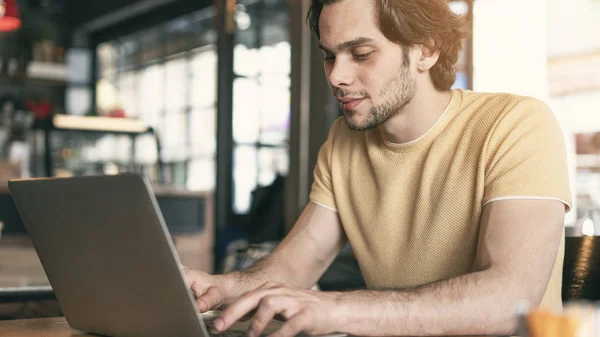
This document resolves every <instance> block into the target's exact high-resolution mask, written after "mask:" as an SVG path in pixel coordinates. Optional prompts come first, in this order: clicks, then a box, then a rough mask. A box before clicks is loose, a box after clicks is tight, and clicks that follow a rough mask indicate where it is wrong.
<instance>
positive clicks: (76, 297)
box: [9, 174, 277, 337]
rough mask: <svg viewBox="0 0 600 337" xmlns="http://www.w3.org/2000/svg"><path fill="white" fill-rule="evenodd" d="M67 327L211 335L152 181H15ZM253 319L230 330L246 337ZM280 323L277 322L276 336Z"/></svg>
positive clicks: (119, 335)
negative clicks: (187, 277) (152, 186)
mask: <svg viewBox="0 0 600 337" xmlns="http://www.w3.org/2000/svg"><path fill="white" fill-rule="evenodd" d="M9 188H10V190H11V192H12V195H13V198H14V200H15V203H16V205H17V208H18V210H19V213H20V214H21V217H22V219H23V222H24V224H25V227H26V229H27V231H28V233H29V235H30V237H31V239H32V241H33V244H34V246H35V249H36V251H37V254H38V256H39V258H40V261H41V263H42V265H43V267H44V270H45V272H46V274H47V276H48V280H49V281H50V284H51V286H52V289H53V290H54V293H55V295H56V298H57V300H58V303H59V305H60V307H61V309H62V311H63V313H64V316H65V318H66V320H67V322H68V323H69V325H70V326H71V327H73V328H75V329H78V330H82V331H86V332H91V333H95V334H100V335H106V336H113V337H137V336H139V337H142V336H143V337H164V336H170V337H208V336H211V335H212V336H214V334H209V332H210V330H211V329H210V328H209V329H207V325H206V324H205V322H204V320H205V319H209V320H210V319H211V318H214V317H215V316H216V315H215V313H214V312H211V313H208V314H205V315H199V314H198V313H197V307H196V305H195V301H194V299H193V295H192V292H191V290H190V288H189V287H188V286H187V284H186V282H185V279H184V275H183V273H182V271H181V268H180V266H181V265H180V261H179V258H178V256H177V254H176V252H175V248H174V245H173V242H172V240H171V237H170V235H169V233H168V231H167V228H166V226H165V222H164V220H163V218H162V215H161V212H160V209H159V207H158V204H157V202H156V199H155V198H154V193H153V192H152V188H151V186H150V184H149V183H148V181H147V180H146V179H144V178H142V177H141V176H139V175H137V174H124V175H116V176H91V177H76V178H43V179H26V180H12V181H10V182H9ZM249 323H250V322H249V321H247V322H246V323H239V324H237V325H236V326H234V328H233V329H230V331H229V332H227V333H226V335H227V336H230V335H244V336H245V335H246V331H247V327H248V326H249ZM276 328H277V326H276V325H275V326H273V324H272V325H271V327H270V329H269V330H271V332H272V331H273V329H275V330H276Z"/></svg>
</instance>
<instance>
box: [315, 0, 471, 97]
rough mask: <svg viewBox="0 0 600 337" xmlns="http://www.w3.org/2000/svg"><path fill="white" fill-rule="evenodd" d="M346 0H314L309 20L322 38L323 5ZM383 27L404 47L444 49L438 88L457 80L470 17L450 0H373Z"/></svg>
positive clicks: (435, 75)
mask: <svg viewBox="0 0 600 337" xmlns="http://www.w3.org/2000/svg"><path fill="white" fill-rule="evenodd" d="M337 1H343V0H312V4H311V6H310V9H309V11H308V15H307V18H306V20H307V22H308V25H309V26H310V28H311V29H312V31H313V32H314V33H315V34H316V35H317V38H319V39H320V34H319V18H320V16H321V11H322V10H323V6H326V5H329V4H332V3H334V2H337ZM372 1H375V4H376V13H377V14H376V15H377V16H378V19H379V25H380V29H381V31H382V33H383V35H385V37H386V38H388V39H389V40H390V41H392V42H395V43H397V44H400V45H401V46H403V47H407V46H413V45H416V44H424V45H428V46H429V47H430V48H432V49H433V50H435V51H439V52H440V56H439V59H438V61H437V63H436V64H435V65H434V66H433V67H432V68H431V70H430V72H429V73H430V75H431V79H432V81H433V84H434V85H435V87H436V88H437V89H438V90H448V89H450V87H452V85H453V84H454V81H455V80H456V69H455V65H456V62H457V61H458V57H459V53H460V51H461V49H462V45H463V39H464V38H465V36H466V35H467V32H468V30H467V18H466V17H462V16H458V15H456V14H454V13H453V12H452V11H451V10H450V7H449V5H448V0H372Z"/></svg>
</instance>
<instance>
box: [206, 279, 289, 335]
mask: <svg viewBox="0 0 600 337" xmlns="http://www.w3.org/2000/svg"><path fill="white" fill-rule="evenodd" d="M277 291H279V289H277V288H273V289H257V290H253V291H250V292H248V293H246V294H244V295H243V296H242V297H240V298H239V299H238V300H237V301H235V302H234V303H232V304H231V305H230V306H229V307H228V308H227V309H225V310H224V311H223V312H222V313H221V316H220V317H219V318H218V319H217V320H216V321H215V328H216V329H217V330H218V331H225V330H227V329H229V327H230V326H231V325H232V324H233V323H235V322H237V321H238V320H239V319H240V318H242V317H243V316H244V315H246V314H247V313H249V312H250V311H251V310H252V309H254V308H256V307H258V304H259V303H260V301H261V300H262V299H263V297H266V296H269V295H277V294H276V292H277Z"/></svg>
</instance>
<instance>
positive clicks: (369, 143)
mask: <svg viewBox="0 0 600 337" xmlns="http://www.w3.org/2000/svg"><path fill="white" fill-rule="evenodd" d="M308 21H309V23H310V24H311V27H312V28H313V30H314V31H315V33H316V34H317V36H318V38H319V46H320V48H321V49H322V50H323V52H324V55H325V62H324V64H325V72H326V75H327V78H328V80H329V83H330V85H331V88H332V90H333V93H334V94H335V96H336V97H337V98H338V100H339V101H340V104H341V108H342V110H343V112H344V118H341V119H339V120H338V121H337V122H336V123H335V124H334V125H333V127H332V128H331V132H330V134H329V137H328V139H327V142H326V143H325V144H324V145H323V147H322V149H321V151H320V154H319V160H318V163H317V166H316V168H315V182H314V185H313V188H312V191H311V195H310V199H311V203H310V204H309V205H308V206H306V209H305V210H304V212H303V213H302V215H301V217H300V218H299V220H298V222H297V223H296V225H295V227H294V228H293V229H292V231H291V232H290V233H289V235H288V236H287V237H286V238H285V239H284V240H283V242H282V243H281V244H280V245H279V247H278V248H277V249H276V250H275V252H274V253H273V254H272V255H271V256H269V257H268V258H266V259H264V260H262V261H259V262H258V263H257V264H256V265H255V266H254V267H252V268H251V269H249V270H247V271H243V272H235V273H231V274H227V275H220V276H209V275H206V274H204V273H202V272H196V271H188V272H187V276H188V281H189V282H190V286H191V288H192V290H193V292H194V294H195V296H196V299H197V304H198V307H199V309H200V310H201V311H206V310H208V309H210V308H214V307H216V306H218V305H220V304H222V303H227V304H230V305H229V306H228V307H227V309H226V310H224V312H223V313H222V315H221V317H220V320H218V321H217V322H216V324H215V326H216V328H217V329H218V330H226V329H227V328H228V327H229V326H231V324H233V323H234V322H235V321H236V320H238V319H240V318H241V317H242V316H244V315H246V314H248V313H249V312H251V311H252V310H254V309H256V310H257V311H256V314H255V316H254V317H253V322H252V325H251V329H250V331H249V336H250V337H256V336H258V335H259V334H260V333H261V332H262V331H263V328H264V327H265V325H266V324H267V323H268V322H269V321H270V320H271V319H272V318H273V317H274V316H275V315H280V316H283V317H284V318H285V319H286V322H285V324H284V325H283V327H282V328H281V330H279V332H277V333H276V336H277V337H288V336H293V335H295V334H297V333H299V332H301V331H304V332H306V333H309V334H325V333H329V332H343V333H348V334H352V335H366V336H389V335H410V336H418V335H509V334H511V333H513V332H514V330H515V328H516V324H517V323H516V312H515V308H516V305H517V304H518V303H521V302H525V303H528V304H529V305H530V306H532V307H536V306H539V305H542V306H546V307H553V308H558V307H560V306H561V300H560V291H561V272H562V258H563V255H562V254H563V250H564V242H563V240H562V238H563V222H564V215H565V211H568V210H569V208H570V192H569V186H568V177H567V168H566V159H565V146H564V144H563V138H562V135H561V131H560V127H559V125H558V124H557V122H556V119H555V118H554V116H553V114H552V112H551V111H550V110H549V109H548V108H547V107H546V106H545V105H544V104H543V103H541V102H539V101H537V100H535V99H532V98H527V97H519V96H514V95H508V94H483V93H474V92H470V91H463V90H450V87H451V85H452V83H453V82H454V79H455V73H454V69H453V67H454V64H455V63H456V61H457V58H458V53H459V51H460V49H461V39H462V38H463V36H464V29H463V23H462V21H461V19H460V18H458V17H456V16H455V15H453V14H452V12H451V11H450V10H449V9H448V4H447V2H446V1H444V0H421V1H414V0H337V1H335V0H313V3H312V8H311V11H310V13H309V16H308ZM347 241H349V242H350V243H351V245H352V247H353V249H354V252H355V255H356V256H357V259H358V261H359V264H360V267H361V270H362V272H363V275H364V278H365V281H366V283H367V286H368V288H369V290H364V291H354V292H345V293H327V292H316V291H311V290H308V289H310V288H311V287H312V286H313V285H314V284H315V283H316V282H317V281H318V279H319V277H320V276H321V275H322V273H323V272H324V271H325V270H326V268H327V267H328V266H329V264H330V263H331V262H332V261H333V259H334V258H335V256H336V255H337V253H338V252H339V251H340V249H341V248H342V247H343V246H344V244H345V243H346V242H347Z"/></svg>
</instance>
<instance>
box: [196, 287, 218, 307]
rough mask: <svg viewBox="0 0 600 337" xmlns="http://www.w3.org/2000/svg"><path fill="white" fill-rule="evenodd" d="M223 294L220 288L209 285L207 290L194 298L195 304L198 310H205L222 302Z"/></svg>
mask: <svg viewBox="0 0 600 337" xmlns="http://www.w3.org/2000/svg"><path fill="white" fill-rule="evenodd" d="M223 298H224V295H223V293H222V292H221V289H219V288H217V287H210V288H208V290H207V291H206V292H205V293H204V294H202V295H201V296H198V297H197V298H196V304H197V305H198V310H200V312H207V311H208V310H210V309H212V308H214V307H217V306H219V305H221V303H223Z"/></svg>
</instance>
